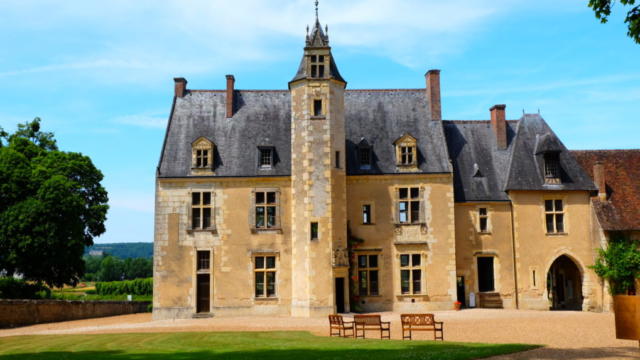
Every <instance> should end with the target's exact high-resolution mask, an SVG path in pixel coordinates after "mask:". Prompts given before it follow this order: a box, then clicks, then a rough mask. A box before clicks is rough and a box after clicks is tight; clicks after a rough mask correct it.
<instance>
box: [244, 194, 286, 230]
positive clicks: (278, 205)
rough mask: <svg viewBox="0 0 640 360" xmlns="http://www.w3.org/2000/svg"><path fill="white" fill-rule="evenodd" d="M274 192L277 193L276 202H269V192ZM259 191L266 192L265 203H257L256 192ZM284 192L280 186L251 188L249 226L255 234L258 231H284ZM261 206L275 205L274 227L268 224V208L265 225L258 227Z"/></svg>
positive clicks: (265, 214)
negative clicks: (258, 212)
mask: <svg viewBox="0 0 640 360" xmlns="http://www.w3.org/2000/svg"><path fill="white" fill-rule="evenodd" d="M270 192H273V193H275V203H274V204H267V203H266V201H267V197H268V195H267V193H270ZM257 193H265V196H264V197H265V199H264V201H265V203H264V205H261V204H258V203H256V197H257V196H256V194H257ZM281 198H282V193H281V191H280V188H276V187H271V188H269V187H265V188H254V189H252V190H251V207H250V208H249V226H250V227H251V232H252V233H253V234H256V233H274V232H275V233H282V199H281ZM259 206H262V207H265V208H266V207H275V215H274V216H275V225H274V226H272V227H268V225H267V209H265V213H264V216H265V225H264V226H263V227H257V226H256V225H257V223H256V222H257V220H258V219H257V208H258V207H259Z"/></svg>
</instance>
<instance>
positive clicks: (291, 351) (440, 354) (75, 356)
mask: <svg viewBox="0 0 640 360" xmlns="http://www.w3.org/2000/svg"><path fill="white" fill-rule="evenodd" d="M535 347H536V346H533V345H522V344H504V345H495V344H473V343H453V342H434V341H417V340H413V341H398V340H374V339H371V340H369V339H367V340H362V339H360V340H354V339H340V338H328V337H318V336H314V335H311V334H309V333H306V332H193V333H149V334H143V333H141V334H104V335H42V336H17V337H8V338H0V360H18V359H20V360H26V359H51V360H53V359H55V360H81V359H82V360H85V359H86V360H94V359H96V360H97V359H107V360H124V359H131V360H201V359H207V360H216V359H225V360H239V359H261V360H269V359H273V360H289V359H291V360H306V359H310V360H311V359H336V360H337V359H341V360H342V359H345V360H346V359H366V360H378V359H425V360H427V359H433V360H435V359H437V360H463V359H478V358H483V357H488V356H492V355H500V354H508V353H513V352H517V351H523V350H529V349H533V348H535Z"/></svg>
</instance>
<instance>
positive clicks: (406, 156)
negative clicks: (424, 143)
mask: <svg viewBox="0 0 640 360" xmlns="http://www.w3.org/2000/svg"><path fill="white" fill-rule="evenodd" d="M413 149H414V147H413V146H401V147H400V165H411V164H413V157H414V154H413Z"/></svg>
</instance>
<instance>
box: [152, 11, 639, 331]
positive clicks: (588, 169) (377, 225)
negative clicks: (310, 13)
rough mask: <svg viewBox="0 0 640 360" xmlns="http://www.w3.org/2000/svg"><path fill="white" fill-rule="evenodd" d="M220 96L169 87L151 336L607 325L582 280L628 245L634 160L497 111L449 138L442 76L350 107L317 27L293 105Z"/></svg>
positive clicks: (361, 96) (453, 129) (597, 290)
mask: <svg viewBox="0 0 640 360" xmlns="http://www.w3.org/2000/svg"><path fill="white" fill-rule="evenodd" d="M226 80H227V82H226V89H225V90H194V89H188V88H187V81H186V80H185V79H183V78H176V79H175V97H174V100H173V105H172V109H171V115H170V118H169V123H168V126H167V131H166V136H165V140H164V145H163V148H162V153H161V157H160V162H159V165H158V168H157V181H156V207H155V257H154V259H155V260H154V261H155V265H154V266H155V268H154V299H153V315H154V318H156V319H165V318H187V317H194V316H196V317H197V316H211V315H212V314H216V315H226V314H229V315H252V314H255V315H258V314H283V315H292V316H316V315H325V314H330V313H335V312H346V311H350V310H361V311H388V310H393V311H403V312H413V311H425V310H433V309H450V308H452V306H453V303H454V301H456V300H459V301H461V302H462V303H464V304H465V305H470V304H469V302H470V298H471V297H473V299H474V300H475V305H476V306H480V307H498V308H499V307H503V308H519V309H540V310H549V309H576V310H592V311H600V310H602V309H607V308H608V306H609V301H610V300H609V297H608V296H607V292H606V287H605V284H603V283H602V281H601V280H600V279H599V278H598V277H597V276H596V275H595V273H594V272H593V271H592V270H591V269H590V268H589V267H588V266H589V265H591V264H593V263H594V259H595V257H596V254H597V252H596V249H598V248H600V247H601V246H603V245H605V244H606V241H607V239H608V238H609V237H610V236H611V235H612V234H615V233H618V232H629V233H631V234H632V235H633V236H638V235H639V234H640V215H638V210H637V209H638V207H637V206H638V204H640V185H638V178H640V170H638V169H640V151H635V150H628V151H591V152H590V151H580V152H571V151H568V150H567V148H566V147H565V146H564V145H563V143H562V142H561V141H560V139H559V138H558V137H557V136H556V134H555V133H554V132H553V130H552V129H551V128H550V127H549V125H548V124H547V123H546V122H545V120H544V119H543V118H542V117H541V116H540V114H524V115H523V116H522V117H521V118H519V119H517V120H506V119H505V105H495V106H493V107H491V108H490V113H489V114H488V115H489V116H490V120H487V121H465V120H443V119H442V117H441V103H440V72H439V71H438V70H430V71H428V72H427V74H426V87H425V88H423V89H392V90H381V89H375V90H365V89H362V90H347V89H346V88H347V82H346V80H345V79H344V78H343V77H342V76H341V74H340V72H339V71H338V66H337V63H336V61H335V59H334V58H333V56H332V53H331V48H330V46H329V38H328V36H327V33H326V30H325V31H323V29H322V27H321V26H320V23H319V22H318V21H317V19H316V23H315V26H314V28H313V29H312V31H311V32H310V33H308V34H307V36H306V45H305V47H304V53H303V56H302V60H301V62H300V67H299V68H298V70H297V72H296V73H295V76H294V77H293V79H291V81H289V83H288V87H289V88H288V90H237V89H235V87H234V86H235V79H234V77H233V76H231V75H228V76H227V79H226ZM609 176H610V177H609ZM609 179H611V181H609ZM594 180H595V181H594ZM629 199H631V205H629V201H630V200H629ZM634 202H635V205H634ZM355 239H360V240H359V241H355ZM350 294H351V296H350ZM471 294H473V295H471Z"/></svg>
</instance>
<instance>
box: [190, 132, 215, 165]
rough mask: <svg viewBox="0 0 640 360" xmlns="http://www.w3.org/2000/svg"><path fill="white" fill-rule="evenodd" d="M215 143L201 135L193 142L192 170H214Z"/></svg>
mask: <svg viewBox="0 0 640 360" xmlns="http://www.w3.org/2000/svg"><path fill="white" fill-rule="evenodd" d="M214 151H215V144H214V143H213V142H211V141H210V140H209V139H207V138H204V137H200V138H198V139H197V140H196V141H194V142H193V143H192V144H191V171H192V173H196V174H202V173H210V172H212V171H213V162H214Z"/></svg>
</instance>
